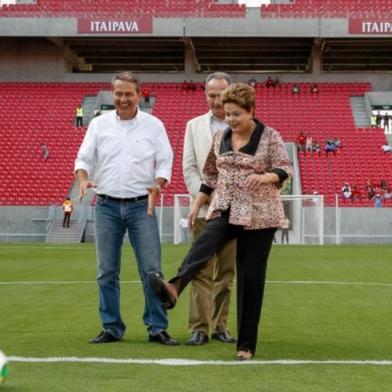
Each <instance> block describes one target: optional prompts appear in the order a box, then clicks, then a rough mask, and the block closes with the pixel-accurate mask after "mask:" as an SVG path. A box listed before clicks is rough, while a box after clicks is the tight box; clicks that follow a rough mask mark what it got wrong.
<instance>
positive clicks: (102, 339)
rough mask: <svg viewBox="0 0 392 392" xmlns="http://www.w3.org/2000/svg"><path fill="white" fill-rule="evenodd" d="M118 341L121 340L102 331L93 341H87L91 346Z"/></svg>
mask: <svg viewBox="0 0 392 392" xmlns="http://www.w3.org/2000/svg"><path fill="white" fill-rule="evenodd" d="M119 340H121V339H119V338H116V337H115V336H113V335H112V334H111V333H110V332H108V331H105V330H103V331H101V332H100V334H99V335H98V336H96V337H95V338H94V339H91V340H89V343H92V344H99V343H112V342H118V341H119Z"/></svg>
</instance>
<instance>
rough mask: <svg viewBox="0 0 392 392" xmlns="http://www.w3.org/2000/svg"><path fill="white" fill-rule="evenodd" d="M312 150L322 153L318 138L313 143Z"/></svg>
mask: <svg viewBox="0 0 392 392" xmlns="http://www.w3.org/2000/svg"><path fill="white" fill-rule="evenodd" d="M312 151H313V152H316V153H318V154H319V156H320V155H321V148H320V143H319V142H318V141H316V140H315V141H314V142H313V144H312Z"/></svg>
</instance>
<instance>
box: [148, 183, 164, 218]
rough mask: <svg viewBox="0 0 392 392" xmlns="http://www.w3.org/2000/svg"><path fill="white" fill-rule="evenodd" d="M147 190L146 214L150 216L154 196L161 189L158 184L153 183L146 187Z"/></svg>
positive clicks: (152, 209)
mask: <svg viewBox="0 0 392 392" xmlns="http://www.w3.org/2000/svg"><path fill="white" fill-rule="evenodd" d="M147 191H148V202H147V215H148V216H152V214H153V211H154V204H155V198H156V197H157V196H158V195H159V194H160V193H161V189H160V187H159V186H158V185H154V186H152V187H151V188H147Z"/></svg>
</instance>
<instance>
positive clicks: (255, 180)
mask: <svg viewBox="0 0 392 392" xmlns="http://www.w3.org/2000/svg"><path fill="white" fill-rule="evenodd" d="M271 180H272V175H271V174H251V175H250V176H248V177H247V178H246V180H245V186H246V187H247V188H248V189H249V190H251V191H255V190H257V189H258V188H260V187H261V186H262V185H264V184H271V183H272V181H271Z"/></svg>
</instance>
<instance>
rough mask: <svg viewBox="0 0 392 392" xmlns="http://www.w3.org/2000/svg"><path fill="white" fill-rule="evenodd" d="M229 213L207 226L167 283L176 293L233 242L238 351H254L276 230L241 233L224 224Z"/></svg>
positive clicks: (234, 227)
mask: <svg viewBox="0 0 392 392" xmlns="http://www.w3.org/2000/svg"><path fill="white" fill-rule="evenodd" d="M228 220H229V213H228V212H224V213H223V214H222V217H219V218H216V219H213V220H211V221H209V222H208V224H207V226H206V228H205V230H204V232H203V233H202V234H201V235H200V237H199V238H198V240H197V241H196V242H194V243H193V245H192V247H191V249H190V250H189V252H188V254H187V256H186V257H185V259H184V261H183V263H182V265H181V267H180V268H179V270H178V273H177V275H176V276H175V277H174V278H173V279H171V282H176V284H177V286H178V287H179V293H180V292H181V291H182V290H183V289H184V288H185V286H186V285H187V284H188V283H189V282H190V281H191V280H192V278H193V277H194V276H195V275H196V274H197V273H198V272H199V270H200V269H201V268H203V266H204V265H205V264H206V263H207V262H208V261H209V260H210V259H211V258H212V257H213V256H214V255H215V254H216V253H217V252H219V251H220V250H221V249H222V247H223V246H224V245H225V244H226V243H227V242H228V241H230V240H232V239H234V238H236V239H237V257H236V265H237V329H238V341H237V349H238V350H243V349H245V350H251V351H252V352H253V353H254V352H255V351H256V344H257V330H258V325H259V321H260V317H261V307H262V303H263V295H264V284H265V274H266V270H267V259H268V255H269V252H270V249H271V245H272V240H273V238H274V234H275V232H276V228H268V229H258V230H244V229H243V227H242V226H237V225H231V224H229V222H228Z"/></svg>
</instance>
